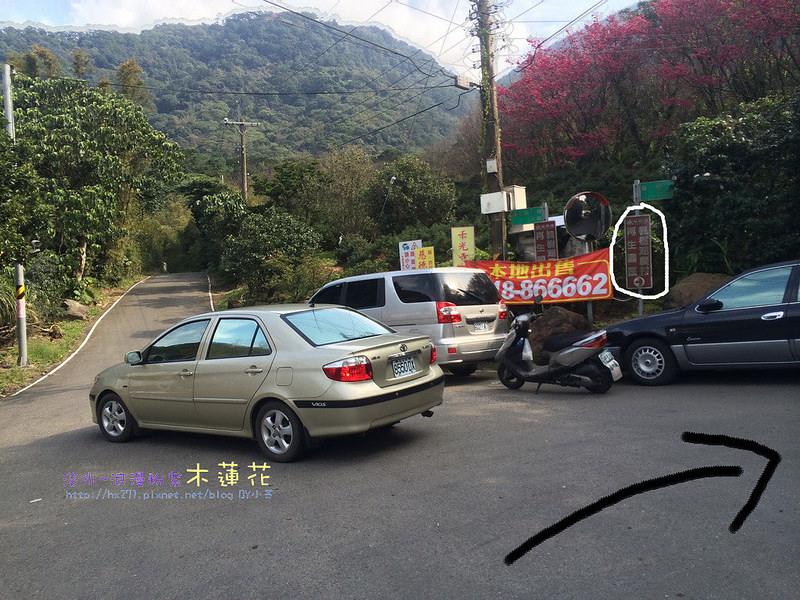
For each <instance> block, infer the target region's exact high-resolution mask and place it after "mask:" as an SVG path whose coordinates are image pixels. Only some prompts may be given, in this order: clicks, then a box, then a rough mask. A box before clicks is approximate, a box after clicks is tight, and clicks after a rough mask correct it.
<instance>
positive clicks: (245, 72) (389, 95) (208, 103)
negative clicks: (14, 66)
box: [0, 12, 465, 162]
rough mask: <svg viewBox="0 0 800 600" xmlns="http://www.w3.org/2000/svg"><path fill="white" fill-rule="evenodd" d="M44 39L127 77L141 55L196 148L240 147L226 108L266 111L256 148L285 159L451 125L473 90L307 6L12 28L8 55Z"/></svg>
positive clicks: (416, 56) (102, 73) (152, 91)
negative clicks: (111, 27) (183, 20)
mask: <svg viewBox="0 0 800 600" xmlns="http://www.w3.org/2000/svg"><path fill="white" fill-rule="evenodd" d="M33 46H39V47H41V48H44V49H46V50H49V51H51V52H52V53H53V54H54V55H55V56H56V57H57V58H58V59H59V60H60V71H59V72H60V75H61V76H63V77H73V76H75V72H74V69H73V66H72V65H73V59H72V53H73V52H74V51H75V50H76V49H77V50H82V51H84V53H85V54H84V56H88V58H89V59H90V61H91V62H90V63H89V66H90V69H89V70H88V72H86V73H85V74H83V73H81V76H82V77H84V78H86V79H88V80H89V81H90V82H93V83H96V82H99V81H101V80H102V79H103V78H106V79H107V80H109V81H111V82H115V81H116V79H115V70H116V69H117V67H118V66H119V65H120V64H122V63H124V62H125V61H128V60H129V59H135V61H136V63H137V64H138V65H139V66H140V67H141V69H142V71H143V73H142V75H141V78H142V80H143V82H144V85H145V86H146V87H147V92H148V94H149V97H150V100H151V106H150V108H151V109H152V112H151V113H150V116H149V118H150V122H151V123H152V124H153V126H154V127H156V128H157V129H160V130H162V131H164V132H165V133H166V134H167V135H168V136H169V137H170V138H171V139H172V140H173V141H175V142H178V143H179V144H180V145H181V146H182V147H184V148H194V149H196V150H197V151H198V152H199V153H201V154H205V155H209V156H214V157H216V158H219V157H224V158H226V159H227V158H231V157H235V156H236V153H237V147H238V145H239V135H238V132H237V131H236V129H235V128H233V127H225V125H224V122H223V120H224V119H225V118H229V119H231V120H232V121H247V122H258V123H259V126H257V127H252V128H249V129H248V130H247V148H248V155H249V157H250V159H251V160H252V161H253V162H256V161H258V160H259V157H261V158H263V159H265V160H267V161H269V162H273V161H275V160H280V159H283V158H286V157H288V156H291V155H294V154H297V153H298V152H307V153H311V154H317V153H321V152H324V151H326V150H331V149H336V148H339V147H343V146H345V145H347V144H349V143H352V144H354V145H360V146H363V147H365V148H366V149H367V150H368V151H370V152H373V153H375V154H379V153H380V152H382V151H384V150H385V149H387V148H391V149H392V150H393V151H400V152H407V151H411V150H414V149H417V148H421V147H424V146H426V145H428V144H430V143H431V142H433V141H435V140H437V139H440V138H441V137H442V136H444V135H446V134H447V133H448V132H449V131H450V130H452V128H453V127H454V126H455V125H456V123H457V121H458V117H459V115H460V114H462V113H463V110H464V107H465V102H463V101H460V95H461V94H463V93H464V92H463V90H457V89H456V88H455V87H454V86H453V79H452V77H451V76H450V74H449V73H447V72H445V71H443V70H442V69H441V68H440V66H439V65H438V64H436V62H435V61H434V60H433V59H432V58H431V57H430V56H428V55H426V54H424V53H422V52H421V51H419V50H418V49H416V48H414V47H412V46H409V45H408V44H405V43H404V42H401V41H398V40H397V39H395V38H393V37H392V36H391V35H390V34H389V33H387V32H386V31H384V30H382V29H380V28H377V27H358V28H356V29H351V28H349V27H348V28H346V29H345V28H342V27H340V26H338V25H337V24H336V23H335V22H324V23H323V22H319V21H316V20H315V19H313V18H311V17H310V16H307V15H300V14H290V13H280V14H272V13H267V12H259V13H245V14H238V15H235V16H232V17H230V18H227V19H226V20H224V21H223V22H220V23H215V24H202V25H191V26H190V25H180V24H164V25H158V26H156V27H154V28H153V29H149V30H145V31H142V32H141V33H138V34H132V33H120V32H114V31H48V30H44V29H37V28H30V27H29V28H25V29H17V28H13V27H7V28H4V29H1V30H0V57H2V58H3V59H7V57H9V56H13V55H15V54H17V55H18V54H19V53H23V52H29V51H30V49H31V48H32V47H33Z"/></svg>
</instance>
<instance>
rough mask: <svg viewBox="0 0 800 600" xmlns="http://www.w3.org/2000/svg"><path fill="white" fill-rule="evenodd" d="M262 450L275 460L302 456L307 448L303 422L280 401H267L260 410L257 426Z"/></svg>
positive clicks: (288, 460) (287, 460) (257, 435)
mask: <svg viewBox="0 0 800 600" xmlns="http://www.w3.org/2000/svg"><path fill="white" fill-rule="evenodd" d="M255 434H256V439H257V440H258V445H259V446H260V447H261V450H262V451H263V452H264V453H265V454H266V455H267V456H268V457H269V458H270V460H272V461H275V462H291V461H293V460H296V459H298V458H300V456H301V455H302V454H303V452H304V451H305V448H306V442H305V436H304V431H303V424H302V423H301V422H300V419H299V418H298V417H297V415H296V414H294V412H292V410H291V409H290V408H288V407H287V406H285V405H284V404H282V403H280V402H274V401H273V402H267V403H266V404H265V405H264V406H262V407H261V409H260V410H259V411H258V416H257V417H256V426H255Z"/></svg>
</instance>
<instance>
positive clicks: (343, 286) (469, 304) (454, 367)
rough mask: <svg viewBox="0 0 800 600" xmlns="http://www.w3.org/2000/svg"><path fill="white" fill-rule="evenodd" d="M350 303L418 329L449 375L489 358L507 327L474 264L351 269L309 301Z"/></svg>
mask: <svg viewBox="0 0 800 600" xmlns="http://www.w3.org/2000/svg"><path fill="white" fill-rule="evenodd" d="M309 302H310V303H311V304H340V305H344V306H349V307H350V308H355V309H356V310H359V311H361V312H363V313H364V314H366V315H368V316H370V317H372V318H373V319H376V320H378V321H381V322H382V323H384V324H386V325H388V326H389V327H391V328H392V329H395V330H396V331H399V332H403V333H414V334H418V333H423V334H426V335H428V336H429V337H430V338H431V340H433V343H434V344H435V346H436V362H437V363H438V364H439V365H441V366H443V367H445V368H447V369H448V370H449V371H450V372H451V373H453V375H458V376H466V375H471V374H472V373H473V372H474V371H475V369H477V367H478V363H479V362H480V361H487V360H489V361H491V360H494V355H495V354H496V353H497V350H498V349H499V348H500V346H501V345H502V344H503V340H504V339H505V336H506V333H507V332H508V320H507V316H508V313H507V309H506V306H505V304H503V303H502V301H501V300H500V295H499V294H498V292H497V288H495V286H494V284H493V283H492V280H491V279H489V276H488V275H487V274H486V273H484V272H483V271H481V270H480V269H467V268H464V267H440V268H436V269H420V270H415V271H391V272H388V273H372V274H369V275H357V276H355V277H346V278H344V279H338V280H336V281H332V282H330V283H328V284H327V285H325V286H323V287H322V288H321V289H320V290H319V291H318V292H317V293H316V294H314V295H313V296H312V297H311V300H310V301H309Z"/></svg>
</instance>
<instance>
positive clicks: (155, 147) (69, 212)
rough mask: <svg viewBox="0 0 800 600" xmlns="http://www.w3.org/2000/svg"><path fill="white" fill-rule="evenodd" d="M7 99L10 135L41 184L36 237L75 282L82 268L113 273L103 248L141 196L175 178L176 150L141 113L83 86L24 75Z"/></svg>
mask: <svg viewBox="0 0 800 600" xmlns="http://www.w3.org/2000/svg"><path fill="white" fill-rule="evenodd" d="M14 93H15V98H14V106H15V122H16V129H17V137H18V138H19V139H22V140H25V141H26V142H27V143H28V144H30V145H32V146H33V151H32V152H31V153H30V158H29V160H30V163H31V166H32V168H33V169H34V170H35V171H36V173H37V174H38V176H39V178H40V179H41V181H42V189H43V201H42V205H41V207H42V210H41V214H40V218H41V222H40V223H39V229H40V230H41V231H42V233H41V239H42V240H43V242H45V243H46V244H47V246H48V247H49V248H51V249H53V250H54V251H55V252H56V254H58V255H59V256H61V257H62V259H63V260H64V261H65V264H67V265H68V266H69V268H70V270H71V272H72V273H73V275H74V277H75V279H76V280H78V281H80V280H81V279H82V277H83V276H84V274H85V273H86V271H87V270H90V271H92V272H93V274H94V275H95V276H103V275H104V274H105V271H106V270H108V271H109V272H118V271H117V269H110V267H111V264H110V263H111V262H112V260H114V259H113V257H112V256H111V255H109V254H108V253H107V252H106V250H107V249H108V248H110V247H111V246H112V245H113V242H114V241H115V240H118V239H120V238H121V237H123V235H124V224H125V219H126V218H127V217H130V218H137V215H138V214H139V213H138V211H141V210H142V209H143V206H142V205H143V202H142V200H143V198H152V196H153V194H154V189H157V188H158V185H159V183H160V181H162V180H164V179H168V178H171V177H173V176H175V175H176V174H177V169H178V159H179V153H178V150H177V147H176V146H175V145H174V144H170V143H169V142H168V141H167V139H166V136H164V135H163V134H162V133H160V132H158V131H155V130H154V129H153V128H152V127H151V126H150V125H149V124H148V123H147V120H146V118H145V115H144V112H143V111H142V109H141V108H140V107H137V106H134V105H133V104H131V103H130V102H129V101H127V100H126V99H124V98H123V97H121V96H119V95H116V94H104V93H103V92H101V91H99V90H97V89H93V88H89V87H88V86H87V84H86V83H85V82H82V81H76V80H65V79H51V80H40V79H30V78H27V77H24V76H23V77H18V78H17V79H16V81H15V82H14ZM150 204H151V205H152V202H150ZM121 260H124V259H121Z"/></svg>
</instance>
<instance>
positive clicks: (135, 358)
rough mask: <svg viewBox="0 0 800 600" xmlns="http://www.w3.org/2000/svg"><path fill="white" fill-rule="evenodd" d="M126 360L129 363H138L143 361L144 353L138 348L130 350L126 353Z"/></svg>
mask: <svg viewBox="0 0 800 600" xmlns="http://www.w3.org/2000/svg"><path fill="white" fill-rule="evenodd" d="M125 362H126V363H128V364H129V365H138V364H139V363H141V362H142V353H141V352H139V351H138V350H136V351H135V352H128V353H127V354H126V355H125Z"/></svg>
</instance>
